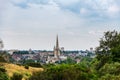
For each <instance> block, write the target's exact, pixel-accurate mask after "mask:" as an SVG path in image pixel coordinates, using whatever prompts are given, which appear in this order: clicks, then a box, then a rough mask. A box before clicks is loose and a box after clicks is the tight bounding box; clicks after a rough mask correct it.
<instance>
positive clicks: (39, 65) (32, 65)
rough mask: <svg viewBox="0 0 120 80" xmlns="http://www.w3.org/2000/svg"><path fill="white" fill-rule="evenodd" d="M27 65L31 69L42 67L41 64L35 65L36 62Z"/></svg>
mask: <svg viewBox="0 0 120 80" xmlns="http://www.w3.org/2000/svg"><path fill="white" fill-rule="evenodd" d="M26 65H28V66H31V67H42V65H41V64H40V63H35V62H31V63H26Z"/></svg>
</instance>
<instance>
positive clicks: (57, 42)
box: [54, 35, 60, 58]
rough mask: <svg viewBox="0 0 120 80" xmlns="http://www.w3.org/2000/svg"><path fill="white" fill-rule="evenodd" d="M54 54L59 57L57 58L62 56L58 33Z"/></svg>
mask: <svg viewBox="0 0 120 80" xmlns="http://www.w3.org/2000/svg"><path fill="white" fill-rule="evenodd" d="M54 56H55V57H57V58H59V56H60V49H59V41H58V35H57V37H56V46H55V47H54Z"/></svg>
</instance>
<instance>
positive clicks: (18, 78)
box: [11, 73, 23, 80]
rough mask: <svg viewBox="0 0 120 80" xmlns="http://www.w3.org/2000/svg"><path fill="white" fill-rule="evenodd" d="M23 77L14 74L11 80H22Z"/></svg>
mask: <svg viewBox="0 0 120 80" xmlns="http://www.w3.org/2000/svg"><path fill="white" fill-rule="evenodd" d="M22 78H23V75H22V74H19V73H14V74H13V76H12V77H11V80H22Z"/></svg>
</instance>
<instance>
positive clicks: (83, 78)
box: [29, 64, 95, 80]
mask: <svg viewBox="0 0 120 80" xmlns="http://www.w3.org/2000/svg"><path fill="white" fill-rule="evenodd" d="M90 79H91V80H95V76H94V74H93V73H92V72H91V70H90V69H89V68H88V67H84V66H82V65H77V64H74V65H68V64H61V65H56V66H51V67H49V68H47V69H46V70H44V71H43V72H37V73H34V74H33V75H32V76H31V77H30V79H29V80H90Z"/></svg>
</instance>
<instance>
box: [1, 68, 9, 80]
mask: <svg viewBox="0 0 120 80" xmlns="http://www.w3.org/2000/svg"><path fill="white" fill-rule="evenodd" d="M0 80H9V77H8V75H7V74H6V70H5V68H3V67H0Z"/></svg>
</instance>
